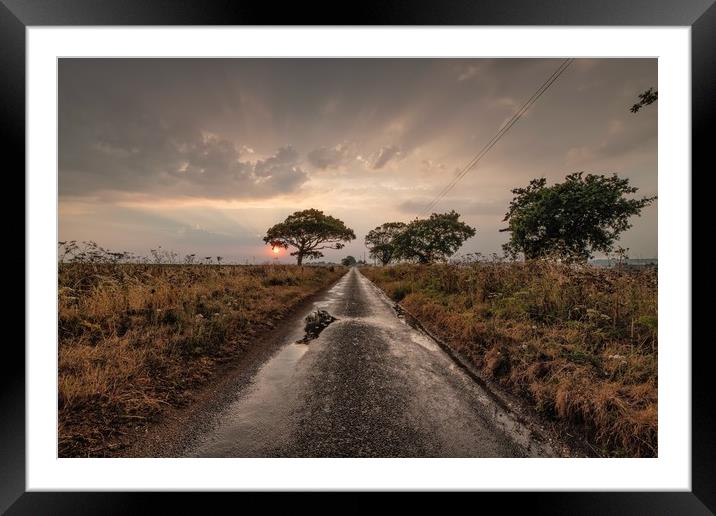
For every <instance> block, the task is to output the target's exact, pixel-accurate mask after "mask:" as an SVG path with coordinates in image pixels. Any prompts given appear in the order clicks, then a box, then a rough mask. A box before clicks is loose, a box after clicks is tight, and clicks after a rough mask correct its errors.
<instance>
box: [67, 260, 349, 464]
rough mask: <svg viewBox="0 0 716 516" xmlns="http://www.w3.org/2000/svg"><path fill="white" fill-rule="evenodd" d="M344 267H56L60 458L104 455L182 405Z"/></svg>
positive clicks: (86, 264) (117, 265)
mask: <svg viewBox="0 0 716 516" xmlns="http://www.w3.org/2000/svg"><path fill="white" fill-rule="evenodd" d="M344 272H345V269H344V268H342V267H337V266H336V267H303V268H298V267H295V266H280V265H278V266H276V265H265V266H242V265H222V266H218V265H160V264H108V263H95V264H93V263H61V264H60V265H59V299H58V304H59V328H58V331H59V380H58V381H59V385H58V409H59V454H60V456H61V457H68V456H69V457H86V456H103V455H106V454H107V453H108V452H109V451H111V450H113V449H116V448H117V447H119V446H120V445H121V443H122V442H123V438H124V437H125V435H126V434H127V431H128V430H129V429H131V428H133V427H136V426H137V425H140V426H141V425H145V424H146V423H148V422H150V421H152V420H153V419H154V418H156V417H157V416H158V415H159V414H160V413H161V412H162V410H163V408H164V407H167V406H174V407H176V406H181V405H183V404H186V403H187V402H188V401H189V400H190V399H191V396H192V389H194V388H196V387H198V386H200V385H201V384H203V383H206V382H207V380H209V379H210V378H211V376H212V374H213V373H214V372H215V371H216V369H217V367H218V366H219V365H220V364H221V363H224V362H227V361H231V360H233V359H235V358H236V357H237V356H238V355H240V354H241V352H242V350H244V349H247V347H248V346H251V344H252V341H253V340H254V339H255V338H256V336H258V335H260V334H261V333H262V332H265V331H267V330H269V329H270V328H272V327H274V325H275V324H277V323H278V322H279V321H280V320H281V319H282V317H283V316H284V315H285V314H286V313H287V312H288V311H290V310H291V308H293V307H295V306H297V305H298V304H299V303H300V302H301V301H302V300H304V299H305V298H307V297H308V296H310V295H311V294H313V293H315V292H317V291H319V290H321V289H323V288H324V287H326V286H328V285H330V284H331V283H333V282H334V281H335V280H337V279H338V278H339V277H340V276H341V275H342V274H343V273H344Z"/></svg>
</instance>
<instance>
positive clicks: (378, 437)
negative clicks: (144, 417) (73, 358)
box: [186, 267, 552, 457]
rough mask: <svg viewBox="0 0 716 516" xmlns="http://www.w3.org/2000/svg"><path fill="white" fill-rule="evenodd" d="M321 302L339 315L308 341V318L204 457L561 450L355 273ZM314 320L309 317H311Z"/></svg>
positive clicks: (230, 413)
mask: <svg viewBox="0 0 716 516" xmlns="http://www.w3.org/2000/svg"><path fill="white" fill-rule="evenodd" d="M314 305H315V306H313V307H311V309H316V308H321V309H324V310H327V311H328V312H329V313H331V314H332V315H333V316H335V317H337V320H336V321H335V322H333V323H332V324H331V325H330V326H328V327H327V328H326V329H325V330H323V332H322V333H321V334H320V335H319V337H318V338H316V339H314V340H312V341H310V342H309V343H308V344H303V343H296V341H297V340H299V339H301V337H303V335H304V332H303V328H302V327H301V325H300V324H296V325H295V326H296V327H295V331H294V330H292V331H291V332H289V333H288V334H287V335H286V342H285V344H284V345H283V346H281V347H280V348H279V350H278V351H277V353H276V354H275V355H274V356H273V357H271V358H270V359H269V360H268V361H266V362H265V363H264V364H263V365H262V367H261V368H260V369H258V371H257V372H256V374H255V375H254V377H253V378H252V380H251V382H250V383H249V384H248V385H247V386H244V387H242V388H240V389H238V390H237V392H236V393H235V395H233V396H232V399H231V400H230V401H229V402H228V403H226V405H225V406H224V407H221V408H219V409H218V410H217V411H216V414H215V415H214V417H213V418H212V420H211V422H210V423H209V424H208V425H207V430H206V431H205V432H202V433H201V434H200V435H198V436H197V437H196V438H195V439H194V442H193V443H191V445H190V446H189V447H188V449H187V450H186V455H187V456H193V457H524V456H548V455H551V454H552V451H551V449H550V448H549V446H548V445H547V444H545V443H538V442H537V441H535V440H534V439H533V437H532V435H531V433H530V431H529V430H528V429H527V428H526V427H524V426H523V425H522V424H521V423H520V422H519V421H518V419H517V418H515V417H513V416H512V415H511V413H510V412H509V411H508V410H505V409H504V408H503V406H502V405H500V404H498V403H497V402H496V401H495V400H494V399H493V397H491V396H490V395H489V394H488V393H487V392H486V391H485V390H484V388H483V387H481V386H480V384H478V383H477V382H475V381H474V380H473V379H472V378H471V377H470V376H468V374H467V373H466V372H465V371H464V370H463V369H462V368H461V367H459V366H458V365H456V364H455V362H454V361H453V360H452V359H451V358H450V357H449V356H448V355H447V354H446V353H445V352H444V351H443V350H442V349H441V348H440V347H439V346H438V345H437V344H436V343H435V342H434V341H433V340H431V339H430V338H429V337H427V336H426V335H425V334H424V333H422V332H420V331H419V330H416V329H414V328H412V327H411V326H409V325H408V324H406V323H405V321H404V320H403V319H402V318H400V317H398V315H397V314H396V312H395V311H394V309H393V307H392V303H391V302H390V301H389V300H388V299H387V298H386V297H385V296H384V295H383V294H382V292H380V291H379V290H378V288H377V287H375V285H373V284H372V283H371V282H370V281H369V280H368V279H367V278H366V277H365V276H363V275H362V274H361V273H360V272H359V270H358V269H357V268H355V267H354V268H352V269H351V270H350V272H348V273H347V274H346V275H345V276H343V278H342V279H341V280H340V281H339V282H338V283H337V284H336V285H335V286H333V287H332V288H331V289H330V290H328V291H327V292H326V293H325V294H324V295H323V296H322V297H321V298H319V299H318V300H317V301H316V302H315V303H314ZM304 315H305V314H304Z"/></svg>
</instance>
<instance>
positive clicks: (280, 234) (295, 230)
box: [263, 209, 356, 265]
mask: <svg viewBox="0 0 716 516" xmlns="http://www.w3.org/2000/svg"><path fill="white" fill-rule="evenodd" d="M355 237H356V236H355V233H353V230H352V229H350V228H348V227H346V225H345V224H344V222H343V221H342V220H339V219H337V218H335V217H332V216H330V215H326V214H325V213H323V212H322V211H320V210H316V209H309V210H303V211H297V212H295V213H293V214H292V215H289V216H288V217H286V220H284V221H283V222H280V223H278V224H276V225H274V226H271V227H270V228H269V229H268V231H267V232H266V236H265V237H264V239H263V240H264V242H266V243H267V244H269V245H271V246H273V247H283V248H284V249H288V248H289V247H295V248H296V250H295V251H294V252H292V253H291V256H295V257H296V263H297V264H298V265H302V264H303V259H304V258H308V259H309V260H313V259H316V258H321V257H323V253H322V252H321V250H323V249H342V248H343V247H345V243H344V242H349V241H351V240H355Z"/></svg>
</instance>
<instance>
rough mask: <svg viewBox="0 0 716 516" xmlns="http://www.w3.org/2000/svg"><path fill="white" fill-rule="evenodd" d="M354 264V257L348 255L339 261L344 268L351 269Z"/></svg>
mask: <svg viewBox="0 0 716 516" xmlns="http://www.w3.org/2000/svg"><path fill="white" fill-rule="evenodd" d="M355 264H356V259H355V257H354V256H351V255H348V256H346V257H345V258H343V259H342V260H341V265H344V266H346V267H353V266H354V265H355Z"/></svg>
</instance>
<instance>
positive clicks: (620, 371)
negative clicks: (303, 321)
mask: <svg viewBox="0 0 716 516" xmlns="http://www.w3.org/2000/svg"><path fill="white" fill-rule="evenodd" d="M362 272H363V273H364V274H365V275H366V276H367V277H369V278H370V279H371V280H372V281H373V282H375V283H376V284H377V285H378V286H379V287H381V288H382V289H383V290H384V291H385V292H386V293H387V294H388V295H389V296H390V297H391V298H392V299H393V300H394V301H396V302H399V304H400V305H401V307H403V308H404V309H405V310H406V311H407V312H408V313H410V314H411V315H413V316H414V317H415V318H417V319H418V320H419V321H420V322H421V323H422V324H423V326H425V327H426V329H428V330H429V331H430V332H431V333H433V334H434V335H436V336H438V337H439V338H440V339H441V340H443V341H444V342H445V343H446V344H447V345H448V346H450V347H451V348H452V349H454V350H455V351H457V352H459V353H460V354H461V355H462V356H464V357H466V358H467V360H469V361H471V362H472V364H473V365H474V366H476V367H477V368H478V369H479V370H481V371H482V372H483V373H484V374H485V375H486V376H487V377H488V378H490V379H492V380H493V381H495V382H497V383H499V384H501V385H502V386H503V387H504V388H506V389H508V390H510V391H512V392H513V393H515V394H517V395H519V396H522V397H524V398H525V399H526V400H528V402H529V403H530V404H531V405H532V406H533V407H534V408H535V409H536V410H537V411H539V412H540V413H542V414H543V415H544V416H546V417H547V418H550V419H551V420H553V421H555V422H556V424H557V425H558V426H559V427H560V428H563V429H564V431H566V432H570V433H576V434H578V435H580V436H582V437H583V438H584V439H585V440H586V441H587V442H588V443H589V446H591V447H592V448H593V453H594V455H597V456H628V457H653V456H656V455H657V357H658V352H657V271H656V268H649V269H643V270H630V269H597V268H593V267H589V266H566V265H560V264H555V263H548V262H528V263H512V262H510V263H504V262H499V261H495V262H475V263H466V264H461V265H429V266H425V265H397V266H389V267H370V268H364V269H362Z"/></svg>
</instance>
